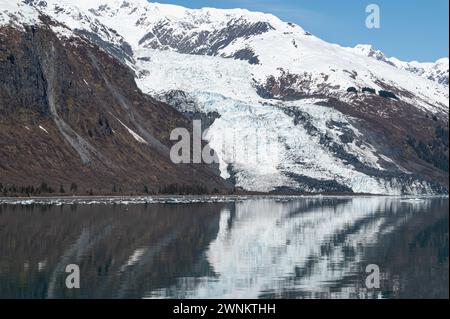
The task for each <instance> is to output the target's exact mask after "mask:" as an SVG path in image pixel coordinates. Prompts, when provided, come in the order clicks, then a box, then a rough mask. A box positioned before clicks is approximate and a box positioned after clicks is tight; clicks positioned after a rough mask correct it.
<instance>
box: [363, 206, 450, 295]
mask: <svg viewBox="0 0 450 319" xmlns="http://www.w3.org/2000/svg"><path fill="white" fill-rule="evenodd" d="M448 205H449V202H448V200H442V201H439V200H435V201H432V202H430V205H429V207H428V208H427V209H426V210H425V209H423V210H422V209H421V210H420V211H419V213H418V214H416V216H415V218H413V219H412V218H411V219H409V220H408V221H407V222H405V223H404V224H403V225H401V226H400V227H399V228H398V229H397V231H395V232H392V233H390V234H389V235H388V236H385V237H383V238H382V240H381V244H380V245H377V246H375V247H371V248H370V249H369V250H368V251H367V257H366V258H368V259H370V260H373V261H374V263H376V264H378V265H380V268H381V270H382V272H384V273H385V274H386V276H385V277H386V280H385V281H382V288H383V291H384V294H383V296H384V297H389V298H408V299H410V298H413V299H417V298H433V299H434V298H445V299H448V297H449V290H448V287H449V238H448V227H449V215H448V211H449V206H448ZM389 243H396V245H395V248H396V249H395V250H394V249H393V246H392V245H389Z"/></svg>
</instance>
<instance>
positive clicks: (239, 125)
mask: <svg viewBox="0 0 450 319" xmlns="http://www.w3.org/2000/svg"><path fill="white" fill-rule="evenodd" d="M2 1H3V0H2ZM2 1H0V3H2ZM17 3H19V4H20V6H19V7H18V8H19V9H17V10H18V11H19V13H16V14H14V10H12V9H9V11H8V12H6V11H4V12H3V13H1V12H2V11H0V25H1V24H9V25H15V26H16V27H17V28H19V29H20V23H19V22H20V21H21V20H20V19H23V24H27V23H28V24H39V23H40V22H38V21H37V19H38V18H39V16H41V15H46V16H48V17H50V19H53V20H54V21H58V23H59V25H58V24H57V25H52V23H49V22H48V21H47V22H45V23H44V25H47V26H49V27H50V28H51V29H52V31H53V32H54V33H55V34H56V35H57V36H58V37H59V39H60V40H61V41H62V42H63V43H68V41H71V40H70V39H72V38H74V37H75V38H80V39H84V40H85V41H87V42H88V43H93V44H95V45H96V46H98V47H99V48H101V50H103V51H104V52H106V53H108V54H109V55H110V56H112V57H114V58H115V59H116V60H117V61H119V62H120V63H122V64H123V65H124V66H126V67H128V68H129V69H130V70H131V72H133V73H134V74H135V81H136V84H137V86H138V88H139V89H140V90H141V91H142V92H144V93H145V94H149V95H151V96H153V97H155V98H157V99H159V100H161V101H163V102H165V103H168V104H170V105H172V107H173V108H174V109H176V110H177V111H178V112H180V113H181V114H183V115H184V116H185V117H187V118H189V119H191V116H193V115H194V116H200V117H201V118H202V119H206V118H208V120H207V122H208V128H207V129H208V131H207V133H206V138H207V142H208V143H209V144H210V145H211V146H212V147H213V149H214V150H215V151H216V152H217V153H218V154H219V158H220V163H219V169H220V175H221V176H222V178H224V179H227V180H228V182H231V183H233V184H234V186H235V187H238V188H242V189H244V190H247V191H261V192H277V191H282V192H356V193H374V194H391V195H396V194H424V193H426V194H434V193H442V192H444V193H446V192H448V164H447V166H446V165H444V164H445V161H447V162H448V137H447V138H446V136H448V130H445V127H446V126H448V83H447V85H446V84H445V80H444V81H442V77H441V75H442V72H438V73H437V75H439V77H437V76H436V77H435V78H433V80H436V81H433V80H430V79H428V77H429V76H423V75H424V73H425V72H424V73H422V74H420V75H419V73H420V71H419V72H411V70H407V67H404V66H403V67H401V66H400V64H399V63H397V65H395V63H394V62H395V60H392V59H391V60H389V59H388V58H385V57H384V54H382V53H381V52H379V51H378V52H375V53H376V54H375V58H374V57H373V56H371V55H373V54H372V53H369V54H367V53H366V54H364V52H361V50H359V52H357V51H358V49H353V48H343V47H340V46H338V45H335V44H329V43H326V42H325V41H323V40H321V39H319V38H317V37H315V36H313V35H311V34H310V33H308V32H305V31H304V30H303V29H302V28H301V27H300V26H297V25H294V24H291V23H286V22H283V21H281V20H280V19H278V18H276V17H274V16H272V15H268V14H262V13H251V12H249V11H246V10H240V9H237V10H221V9H185V8H182V7H179V6H172V5H161V4H154V3H147V2H146V1H144V0H132V1H131V0H129V1H120V0H114V1H109V2H107V1H103V0H96V1H95V2H90V1H79V2H77V3H76V5H74V2H73V1H71V0H64V1H53V0H48V1H33V0H27V1H25V2H20V1H17ZM8 6H9V7H11V6H12V5H11V4H8ZM2 7H3V6H2ZM30 8H34V9H32V10H35V12H34V13H33V14H35V15H36V16H33V15H31V17H27V14H28V15H30V12H29V11H27V10H29V9H30ZM17 10H16V11H17ZM155 12H156V13H158V12H159V13H158V14H153V15H152V14H150V13H155ZM2 21H3V22H2ZM17 24H18V25H17ZM361 48H364V47H360V48H359V49H361ZM369 49H370V50H372V48H369ZM370 50H369V51H370ZM383 57H384V58H383ZM393 61H394V62H393ZM443 61H444V62H445V60H443ZM447 78H448V70H447ZM447 82H448V81H447ZM176 92H181V95H180V94H178V93H176ZM211 114H216V115H215V116H214V117H212V118H211ZM261 128H264V130H266V136H264V137H262V138H263V139H264V140H269V141H271V142H273V144H274V145H276V146H277V147H279V149H280V150H281V151H280V154H279V155H280V157H279V158H275V157H274V156H271V155H270V151H271V150H269V151H268V152H266V153H265V154H262V155H261V156H262V159H260V162H258V163H257V165H255V163H249V162H248V161H247V159H246V158H245V153H243V152H240V151H239V150H238V151H236V150H235V149H233V150H234V151H230V150H227V149H223V148H221V144H223V143H224V142H230V141H233V138H232V137H230V136H228V137H227V134H228V133H229V132H232V133H233V134H237V135H238V136H242V137H245V138H246V139H248V140H247V141H246V139H245V138H243V139H242V140H240V141H238V142H236V143H237V144H236V145H234V146H233V147H235V148H237V149H239V148H247V153H248V151H250V152H253V153H254V152H256V153H257V154H260V152H258V149H256V148H255V147H256V146H254V145H257V144H254V145H253V144H252V143H253V142H254V138H253V137H252V135H254V132H258V130H261ZM268 136H271V137H272V138H268ZM223 137H227V140H225V141H224V139H223ZM275 137H276V138H275ZM260 138H261V137H260ZM249 141H250V142H249ZM252 145H253V146H252ZM233 154H234V155H233ZM319 158H320V161H318V159H319Z"/></svg>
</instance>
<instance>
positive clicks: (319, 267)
mask: <svg viewBox="0 0 450 319" xmlns="http://www.w3.org/2000/svg"><path fill="white" fill-rule="evenodd" d="M448 210H449V201H448V199H401V198H378V197H368V198H362V197H359V198H339V197H334V198H332V197H330V198H318V197H317V198H260V199H239V200H230V201H228V202H214V203H199V202H197V203H176V202H170V203H157V204H156V203H153V204H131V205H124V204H115V205H113V204H105V203H100V204H93V205H87V204H70V205H69V204H64V205H59V206H55V205H45V204H30V203H28V205H7V204H0V298H448V297H449V281H448V276H449V269H448V257H449V247H448V231H449V228H448V227H449V224H448V222H449V213H448ZM68 264H77V265H79V267H80V275H81V287H80V289H70V290H69V289H67V288H66V286H65V278H66V276H67V274H66V273H65V267H66V265H68ZM368 264H376V265H378V266H379V267H380V270H381V272H382V276H381V288H380V289H375V290H368V289H366V287H365V278H366V274H365V271H364V270H365V267H366V266H367V265H368Z"/></svg>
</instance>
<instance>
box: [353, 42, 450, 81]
mask: <svg viewBox="0 0 450 319" xmlns="http://www.w3.org/2000/svg"><path fill="white" fill-rule="evenodd" d="M352 51H354V52H356V53H360V54H362V55H364V56H368V57H371V58H374V59H376V60H378V61H382V62H385V63H387V64H390V65H392V66H395V67H396V68H398V69H401V70H406V71H408V72H411V73H413V74H415V75H418V76H421V77H423V78H425V79H428V80H431V81H434V82H437V83H439V84H442V85H445V86H448V69H449V64H448V58H441V59H439V60H437V61H436V62H430V63H427V62H418V61H411V62H404V61H401V60H399V59H397V58H394V57H392V58H388V57H386V56H385V55H384V53H383V52H381V51H380V50H376V49H374V48H373V46H371V45H370V44H366V45H364V44H360V45H357V46H356V47H354V48H352Z"/></svg>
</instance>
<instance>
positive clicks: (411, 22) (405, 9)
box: [157, 0, 449, 62]
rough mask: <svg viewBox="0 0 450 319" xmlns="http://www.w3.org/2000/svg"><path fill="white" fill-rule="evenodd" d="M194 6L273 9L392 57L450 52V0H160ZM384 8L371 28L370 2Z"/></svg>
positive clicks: (324, 34) (424, 57)
mask: <svg viewBox="0 0 450 319" xmlns="http://www.w3.org/2000/svg"><path fill="white" fill-rule="evenodd" d="M157 2H161V3H171V4H179V5H183V6H185V7H189V8H201V7H215V8H246V9H249V10H256V11H263V12H268V13H272V14H274V15H276V16H278V17H280V18H282V19H283V20H286V21H290V22H294V23H297V24H299V25H301V26H302V27H303V28H304V29H306V30H307V31H310V32H311V33H313V34H314V35H316V36H318V37H320V38H322V39H324V40H326V41H328V42H333V43H338V44H341V45H344V46H354V45H356V44H359V43H362V44H373V45H374V46H375V47H376V48H377V49H380V50H382V51H383V52H384V53H385V54H386V55H387V56H395V57H398V58H400V59H402V60H407V61H410V60H418V61H422V62H424V61H435V60H437V59H438V58H441V57H444V56H448V51H449V50H448V47H449V40H448V38H449V32H448V28H449V22H448V12H449V1H448V0H428V1H427V0H339V1H338V0H219V1H211V0H159V1H157ZM371 3H374V4H377V5H379V7H380V9H381V28H380V29H367V28H366V27H365V20H366V17H367V13H366V12H365V8H366V6H367V5H368V4H371Z"/></svg>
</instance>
